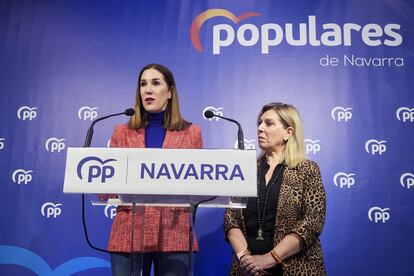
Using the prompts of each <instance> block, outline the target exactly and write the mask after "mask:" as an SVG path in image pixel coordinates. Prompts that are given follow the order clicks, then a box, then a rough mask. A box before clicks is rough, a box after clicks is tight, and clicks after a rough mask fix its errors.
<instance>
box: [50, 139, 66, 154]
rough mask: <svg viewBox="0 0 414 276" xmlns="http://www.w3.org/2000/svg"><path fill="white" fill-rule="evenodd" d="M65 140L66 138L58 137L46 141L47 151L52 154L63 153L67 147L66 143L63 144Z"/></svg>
mask: <svg viewBox="0 0 414 276" xmlns="http://www.w3.org/2000/svg"><path fill="white" fill-rule="evenodd" d="M65 140H66V139H64V138H62V139H59V138H56V137H51V138H49V139H47V140H46V143H45V148H46V150H47V151H50V152H61V151H63V150H64V149H65V147H66V145H65V143H64V142H63V141H65Z"/></svg>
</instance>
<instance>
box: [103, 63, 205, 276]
mask: <svg viewBox="0 0 414 276" xmlns="http://www.w3.org/2000/svg"><path fill="white" fill-rule="evenodd" d="M134 109H135V115H134V116H132V117H131V118H130V120H129V122H128V124H125V125H119V126H116V128H115V130H114V133H113V135H112V138H111V142H110V145H111V147H120V148H174V149H188V148H202V146H203V142H202V138H201V131H200V128H199V127H198V126H195V125H193V124H191V123H189V122H187V121H186V120H184V118H183V117H182V116H181V113H180V108H179V104H178V92H177V87H176V84H175V81H174V77H173V74H172V73H171V71H170V70H169V69H168V68H166V67H165V66H163V65H160V64H149V65H147V66H145V67H144V68H143V69H142V70H141V72H140V74H139V77H138V86H137V91H136V96H135V106H134ZM137 209H139V210H138V211H137V213H136V215H135V216H134V212H132V208H131V207H127V206H120V207H118V208H117V213H116V216H115V219H114V222H113V224H112V229H111V234H110V239H109V245H108V250H109V251H111V252H113V253H112V254H111V264H112V274H113V275H130V274H129V272H130V269H132V275H140V271H141V270H142V272H143V274H142V275H150V271H151V265H152V264H154V270H155V271H154V272H155V275H187V273H188V269H189V268H190V267H191V266H190V263H189V260H190V259H189V257H188V253H189V252H190V248H189V244H190V241H189V234H188V233H189V226H190V222H189V209H188V208H178V207H150V206H145V207H137ZM138 214H140V215H138ZM133 216H134V217H133ZM132 223H134V225H133V226H132V227H134V230H135V235H134V240H133V241H132V242H131V231H132V228H131V224H132ZM142 229H143V230H142ZM131 244H133V246H132V248H131ZM197 248H198V247H197V241H195V242H194V246H193V248H192V250H193V251H196V250H197ZM131 252H134V253H132V255H131ZM131 259H132V263H133V266H132V267H131V268H130V260H131Z"/></svg>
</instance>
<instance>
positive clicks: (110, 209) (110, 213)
mask: <svg viewBox="0 0 414 276" xmlns="http://www.w3.org/2000/svg"><path fill="white" fill-rule="evenodd" d="M116 208H117V206H116V205H106V206H105V210H104V214H105V217H107V218H110V219H113V218H114V217H115V216H116Z"/></svg>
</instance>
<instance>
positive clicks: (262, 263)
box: [240, 253, 275, 275]
mask: <svg viewBox="0 0 414 276" xmlns="http://www.w3.org/2000/svg"><path fill="white" fill-rule="evenodd" d="M274 265H275V261H274V260H273V258H272V256H271V255H270V253H266V254H264V255H249V256H245V257H244V258H242V259H241V261H240V266H241V267H242V269H243V271H244V272H245V273H247V275H266V274H267V272H266V271H264V270H265V269H267V268H271V267H273V266H274Z"/></svg>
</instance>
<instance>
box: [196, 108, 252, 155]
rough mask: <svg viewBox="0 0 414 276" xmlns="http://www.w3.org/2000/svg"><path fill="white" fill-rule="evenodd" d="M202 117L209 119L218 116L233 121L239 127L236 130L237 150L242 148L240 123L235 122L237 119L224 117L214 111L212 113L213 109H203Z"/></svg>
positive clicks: (242, 139) (242, 140)
mask: <svg viewBox="0 0 414 276" xmlns="http://www.w3.org/2000/svg"><path fill="white" fill-rule="evenodd" d="M204 117H206V118H207V119H211V118H213V117H218V118H221V119H224V120H226V121H229V122H232V123H235V124H236V125H237V126H238V128H239V130H238V131H237V148H238V149H239V150H244V138H243V130H242V128H241V125H240V124H239V122H237V121H236V120H234V119H230V118H226V117H223V116H220V115H217V114H215V113H214V112H213V111H211V110H206V111H204Z"/></svg>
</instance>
